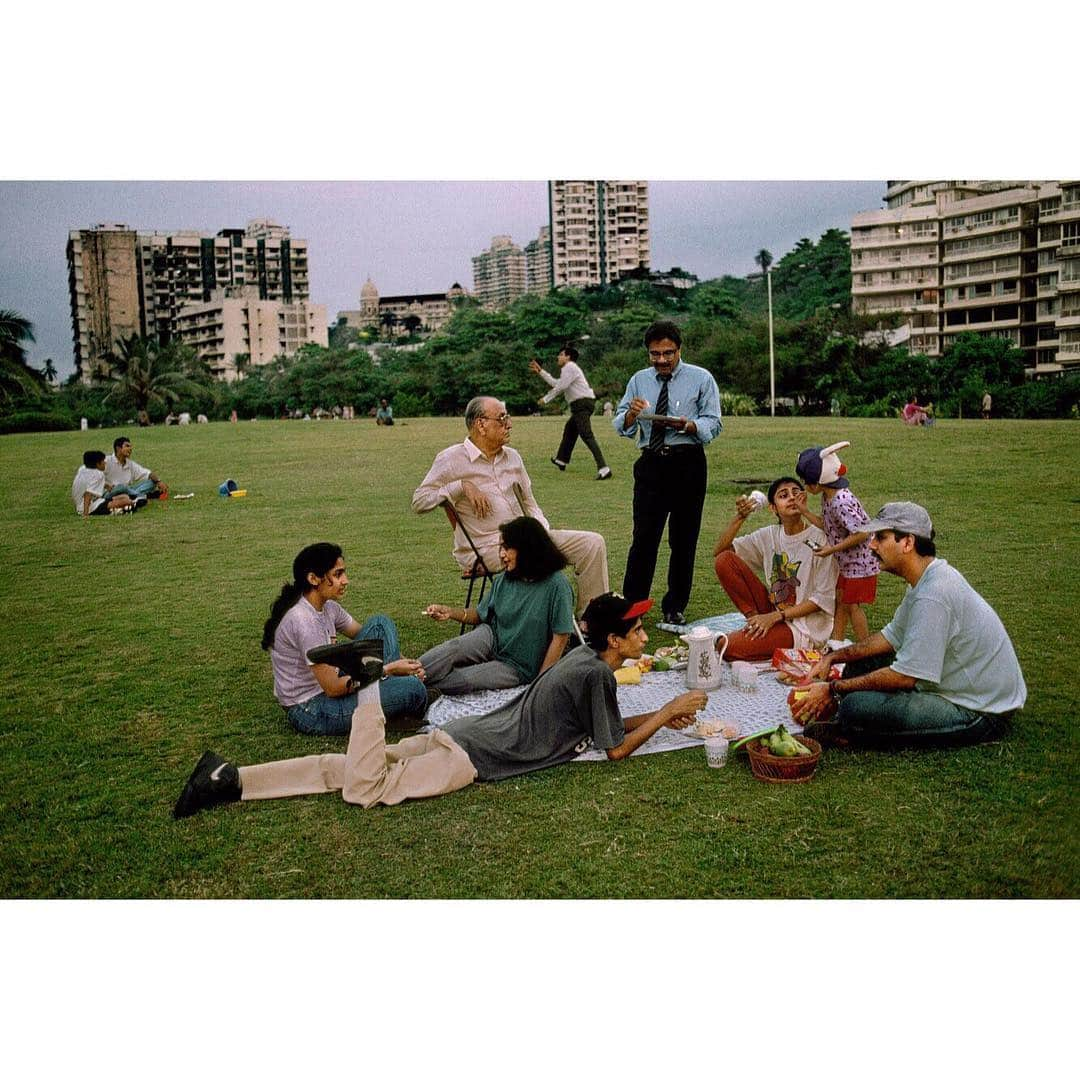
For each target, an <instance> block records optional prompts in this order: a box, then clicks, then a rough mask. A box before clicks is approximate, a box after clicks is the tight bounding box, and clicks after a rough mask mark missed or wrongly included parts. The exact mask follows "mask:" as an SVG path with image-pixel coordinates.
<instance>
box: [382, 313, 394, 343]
mask: <svg viewBox="0 0 1080 1080" xmlns="http://www.w3.org/2000/svg"><path fill="white" fill-rule="evenodd" d="M397 321H398V317H397V316H396V315H395V314H394V313H393V312H392V311H384V312H383V313H382V315H380V316H379V322H381V323H382V324H383V328H384V329H385V331H386V340H387V341H392V340H393V337H394V327H395V326H397Z"/></svg>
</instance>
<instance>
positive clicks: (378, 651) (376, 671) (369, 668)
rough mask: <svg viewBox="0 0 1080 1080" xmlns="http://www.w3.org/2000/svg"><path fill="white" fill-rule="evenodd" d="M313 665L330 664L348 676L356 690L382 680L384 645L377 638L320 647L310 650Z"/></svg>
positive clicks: (359, 639) (308, 655)
mask: <svg viewBox="0 0 1080 1080" xmlns="http://www.w3.org/2000/svg"><path fill="white" fill-rule="evenodd" d="M307 658H308V659H309V660H310V661H311V662H312V663H313V664H329V665H330V666H331V667H336V668H337V669H338V670H339V671H343V672H344V673H345V674H346V675H348V676H349V677H350V678H351V679H352V680H353V682H355V683H356V684H357V685H356V688H357V689H358V690H359V689H360V688H361V687H364V686H367V685H368V683H373V682H375V680H376V679H380V678H382V666H383V643H382V642H381V641H380V640H378V639H377V638H357V639H355V640H354V641H345V642H343V643H342V644H340V645H319V646H317V647H316V648H314V649H308V653H307Z"/></svg>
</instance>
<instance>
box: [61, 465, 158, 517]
mask: <svg viewBox="0 0 1080 1080" xmlns="http://www.w3.org/2000/svg"><path fill="white" fill-rule="evenodd" d="M71 501H72V502H73V503H74V504H75V513H76V514H79V515H81V516H82V517H84V518H89V517H98V516H99V515H102V514H112V513H116V512H119V511H124V512H128V511H131V510H136V509H138V508H139V507H140V506H145V505H146V499H138V500H136V499H133V498H131V497H130V496H128V495H123V494H119V495H113V494H111V493H106V491H105V454H104V452H103V451H101V450H87V451H86V453H84V454H83V463H82V465H80V466H79V470H78V472H76V473H75V479H74V480H72V482H71Z"/></svg>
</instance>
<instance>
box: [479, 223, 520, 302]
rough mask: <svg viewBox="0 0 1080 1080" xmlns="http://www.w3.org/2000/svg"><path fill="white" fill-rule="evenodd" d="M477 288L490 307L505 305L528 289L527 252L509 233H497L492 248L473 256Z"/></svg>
mask: <svg viewBox="0 0 1080 1080" xmlns="http://www.w3.org/2000/svg"><path fill="white" fill-rule="evenodd" d="M472 264H473V289H474V291H475V294H476V298H477V300H479V301H480V303H481V304H483V305H484V307H486V308H500V307H505V306H506V305H507V304H509V303H510V302H511V301H512V300H515V299H517V297H519V296H522V295H523V294H524V292H525V253H524V252H523V251H522V250H521V248H519V247H518V246H517V244H515V243H513V242H512V241H511V239H510V237H509V236H493V237H492V238H491V247H490V248H489V249H488V250H487V251H482V252H481V253H480V254H479V255H474V256H473V261H472Z"/></svg>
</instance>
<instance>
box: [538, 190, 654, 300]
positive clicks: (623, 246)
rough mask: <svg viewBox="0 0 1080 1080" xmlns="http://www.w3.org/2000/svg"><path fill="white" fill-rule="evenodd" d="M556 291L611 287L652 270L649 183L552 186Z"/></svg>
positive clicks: (550, 208)
mask: <svg viewBox="0 0 1080 1080" xmlns="http://www.w3.org/2000/svg"><path fill="white" fill-rule="evenodd" d="M548 212H549V215H550V218H551V277H552V285H553V287H554V288H556V289H557V288H559V287H560V286H563V285H569V286H574V287H576V288H585V287H587V286H590V285H610V284H612V283H613V282H615V281H618V280H619V278H620V277H622V276H623V275H624V274H626V273H627V272H628V271H631V270H638V269H645V270H647V269H648V268H649V185H648V183H647V182H646V181H644V180H550V181H548Z"/></svg>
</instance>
